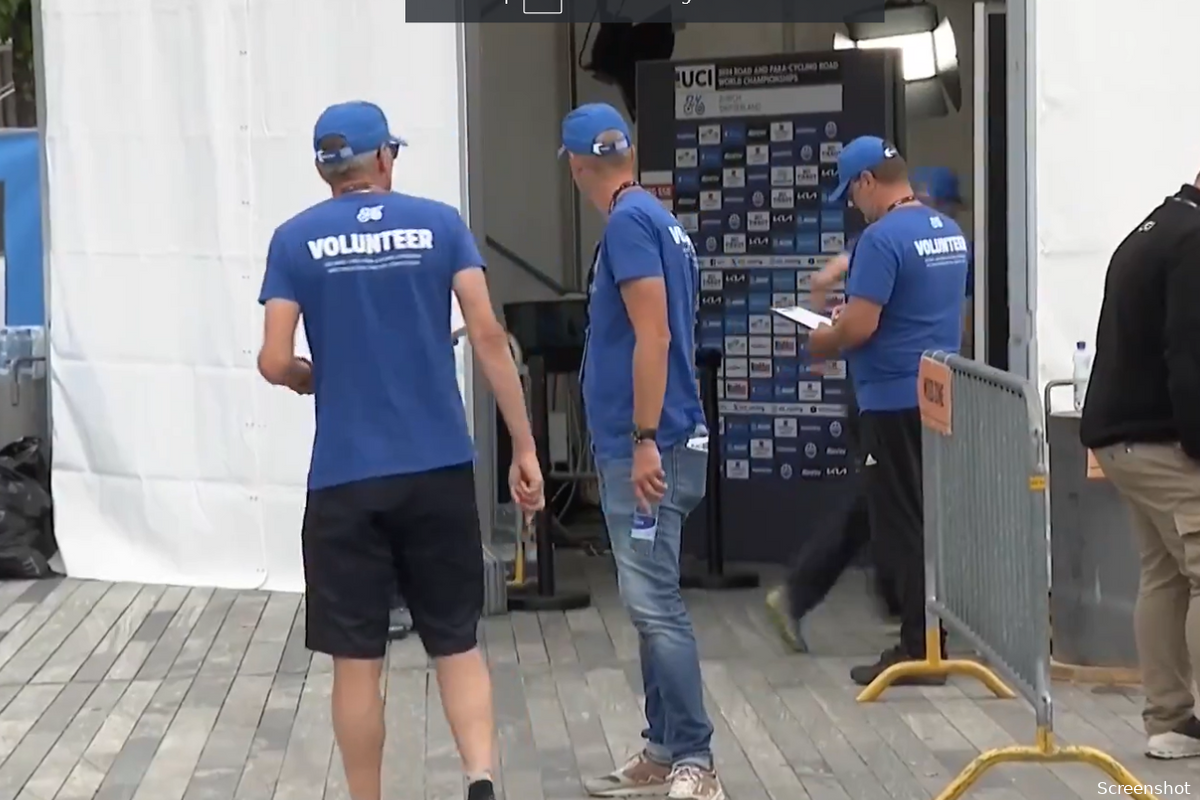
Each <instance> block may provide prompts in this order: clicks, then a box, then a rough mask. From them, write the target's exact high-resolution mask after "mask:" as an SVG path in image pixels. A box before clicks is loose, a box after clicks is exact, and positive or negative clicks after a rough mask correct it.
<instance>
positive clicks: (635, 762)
mask: <svg viewBox="0 0 1200 800" xmlns="http://www.w3.org/2000/svg"><path fill="white" fill-rule="evenodd" d="M671 774H672V773H671V768H670V767H668V766H666V765H665V764H657V763H655V762H653V761H651V760H650V759H649V758H648V757H647V756H646V753H645V752H641V753H638V754H637V755H636V756H634V757H633V758H631V759H629V760H628V761H626V762H625V766H623V767H620V768H618V769H615V770H613V771H612V772H610V773H608V774H607V775H602V776H600V777H599V778H589V779H588V780H586V781H584V782H583V787H584V788H585V789H587V793H588V794H589V795H591V796H592V797H666V795H667V792H668V791H669V790H670V788H671V781H670V776H671ZM683 796H684V797H688V796H689V795H683Z"/></svg>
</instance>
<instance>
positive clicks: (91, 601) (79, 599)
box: [0, 581, 132, 684]
mask: <svg viewBox="0 0 1200 800" xmlns="http://www.w3.org/2000/svg"><path fill="white" fill-rule="evenodd" d="M112 588H113V587H112V584H108V583H102V582H100V581H88V582H86V583H84V584H83V585H82V586H80V587H79V589H78V590H76V591H75V592H74V593H72V594H71V596H70V597H68V598H67V599H66V600H64V601H63V603H62V605H61V606H59V607H58V609H57V610H56V611H55V613H54V614H53V616H51V617H50V618H49V619H48V620H46V622H45V623H44V624H43V625H42V627H41V629H40V630H38V632H37V633H36V634H34V635H33V636H32V637H30V639H29V641H28V642H26V643H25V645H24V646H23V647H22V648H21V649H20V650H18V651H17V653H16V654H15V655H13V657H12V658H11V659H9V661H8V663H7V664H5V665H4V668H3V669H0V684H2V683H28V682H29V680H30V679H31V678H33V676H34V675H36V674H37V671H38V670H39V669H41V668H42V665H43V664H45V663H46V661H47V660H48V659H49V658H50V656H52V655H53V654H54V652H55V651H56V650H57V649H58V648H59V647H60V646H61V645H62V644H63V642H64V641H66V639H67V637H68V636H70V635H71V632H72V631H74V630H75V628H76V626H78V625H79V623H80V622H82V621H83V618H84V617H86V616H87V615H88V614H89V613H90V612H91V611H92V609H93V608H94V607H95V606H96V605H97V604H98V603H101V602H103V601H102V598H103V597H104V595H106V594H107V593H108V592H109V590H110V589H112ZM118 599H119V600H121V599H123V598H118ZM130 599H132V598H130ZM127 604H128V603H127V602H126V603H125V605H127ZM121 607H122V609H123V608H124V605H122V606H121ZM0 644H2V643H0Z"/></svg>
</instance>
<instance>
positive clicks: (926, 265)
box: [808, 136, 968, 686]
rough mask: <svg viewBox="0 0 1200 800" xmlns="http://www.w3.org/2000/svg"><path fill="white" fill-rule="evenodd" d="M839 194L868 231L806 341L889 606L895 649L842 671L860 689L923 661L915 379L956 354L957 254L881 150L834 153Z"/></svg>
mask: <svg viewBox="0 0 1200 800" xmlns="http://www.w3.org/2000/svg"><path fill="white" fill-rule="evenodd" d="M847 192H848V193H849V197H850V201H851V202H852V203H853V204H854V206H855V207H856V208H858V209H859V210H860V211H861V212H862V213H863V216H865V217H866V219H867V221H868V222H869V223H870V224H869V225H868V226H867V229H866V230H865V231H863V233H862V235H861V236H860V237H859V239H858V242H857V243H856V244H855V246H854V250H853V252H852V253H851V255H850V270H849V272H848V273H847V276H846V304H845V305H844V306H843V307H842V308H841V310H840V312H839V313H838V315H837V317H836V320H835V322H834V324H833V325H832V326H828V325H823V326H821V327H820V328H818V329H817V330H815V331H813V332H812V334H811V335H810V336H809V340H808V349H809V352H810V353H812V355H813V356H815V357H817V358H830V357H835V356H837V355H838V354H839V353H844V355H845V358H846V360H847V362H848V367H849V372H850V377H851V379H852V380H853V382H854V392H855V397H856V399H857V401H858V406H859V409H860V414H861V416H860V421H861V437H862V443H863V447H864V449H865V450H866V451H867V452H869V453H870V454H871V455H872V457H873V458H874V461H875V463H874V464H873V465H872V466H871V467H870V468H869V469H868V470H867V489H866V491H867V503H868V507H869V513H870V518H871V536H872V538H873V539H875V540H876V546H877V552H878V554H879V556H880V558H881V559H882V560H883V562H884V563H888V564H891V565H892V568H893V575H894V578H895V581H896V590H897V593H898V595H899V600H900V606H901V608H900V644H899V646H897V647H894V648H891V649H890V650H887V651H886V652H884V653H883V655H882V656H880V658H879V660H878V661H877V662H876V663H874V664H870V665H865V666H861V667H855V668H854V669H852V670H851V671H850V675H851V677H852V678H853V679H854V681H855V682H856V683H858V684H860V685H864V686H865V685H867V684H869V683H870V682H871V681H873V680H874V679H875V678H876V677H877V676H878V675H879V674H880V673H881V672H883V670H885V669H886V668H887V667H889V666H891V665H892V664H896V663H899V662H901V661H908V660H913V659H923V658H924V657H925V554H924V550H925V547H924V499H923V495H922V487H921V416H920V413H919V411H918V410H917V369H918V367H919V365H920V361H921V355H922V354H923V353H924V352H925V351H927V350H944V351H947V352H957V351H958V349H959V346H960V345H961V343H962V313H963V296H964V292H965V287H966V279H967V261H968V247H967V240H966V237H965V236H963V232H962V230H961V229H959V227H958V224H957V223H956V222H955V221H954V220H952V219H950V218H949V217H947V216H946V215H944V214H941V213H939V212H937V211H935V210H933V209H931V208H929V207H928V206H926V205H924V204H922V203H921V202H920V201H919V200H918V199H917V198H916V196H915V193H914V192H913V188H912V186H911V184H910V183H909V180H908V169H907V166H906V165H905V163H904V159H903V158H901V156H900V154H899V152H897V150H896V148H895V147H893V146H892V145H890V144H888V143H886V142H884V141H883V140H882V139H879V138H877V137H874V136H863V137H860V138H858V139H855V140H854V141H852V142H850V143H849V144H848V145H846V147H845V149H843V150H842V153H841V155H840V156H839V157H838V186H837V188H836V189H835V190H834V194H833V197H834V199H838V198H841V197H842V196H844V195H846V194H847ZM943 640H944V637H943ZM943 646H944V644H943ZM944 681H945V678H944V677H942V678H937V677H922V678H911V679H908V680H907V681H906V682H908V683H917V682H921V683H930V682H944Z"/></svg>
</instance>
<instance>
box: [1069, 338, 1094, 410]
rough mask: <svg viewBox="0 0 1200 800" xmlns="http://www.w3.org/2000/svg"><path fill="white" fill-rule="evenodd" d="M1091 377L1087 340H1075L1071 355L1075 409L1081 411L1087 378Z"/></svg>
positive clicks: (1090, 360) (1090, 361)
mask: <svg viewBox="0 0 1200 800" xmlns="http://www.w3.org/2000/svg"><path fill="white" fill-rule="evenodd" d="M1091 377H1092V353H1091V351H1090V350H1088V346H1087V342H1076V343H1075V353H1074V354H1073V355H1072V356H1071V380H1072V382H1073V383H1074V384H1075V410H1076V411H1083V401H1084V400H1085V399H1086V398H1087V389H1088V380H1089V379H1090V378H1091Z"/></svg>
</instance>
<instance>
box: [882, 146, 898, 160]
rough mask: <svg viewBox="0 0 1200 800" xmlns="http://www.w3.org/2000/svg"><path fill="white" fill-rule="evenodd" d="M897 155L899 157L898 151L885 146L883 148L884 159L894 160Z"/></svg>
mask: <svg viewBox="0 0 1200 800" xmlns="http://www.w3.org/2000/svg"><path fill="white" fill-rule="evenodd" d="M898 155H900V151H899V150H897V149H896V148H894V147H892V146H891V145H887V146H886V147H884V148H883V157H884V158H895V157H896V156H898Z"/></svg>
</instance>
